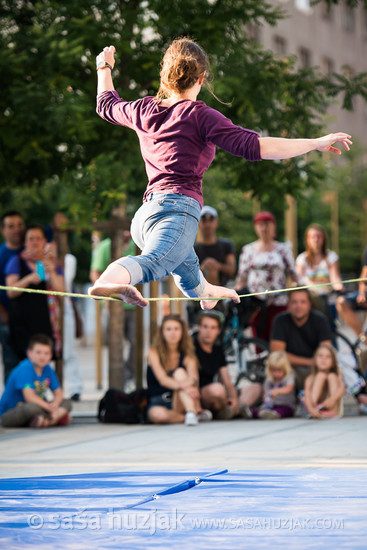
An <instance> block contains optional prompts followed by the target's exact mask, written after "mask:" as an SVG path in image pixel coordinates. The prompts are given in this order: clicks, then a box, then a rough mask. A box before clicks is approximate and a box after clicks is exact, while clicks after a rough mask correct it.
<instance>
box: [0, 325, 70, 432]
mask: <svg viewBox="0 0 367 550" xmlns="http://www.w3.org/2000/svg"><path fill="white" fill-rule="evenodd" d="M51 358H52V340H51V338H49V337H48V336H46V335H45V334H35V335H34V336H32V338H31V339H30V341H29V343H28V350H27V359H24V361H22V362H21V363H19V365H18V366H17V367H16V368H15V369H13V370H12V372H11V373H10V376H9V378H8V381H7V383H6V386H5V390H4V393H3V395H2V397H1V400H0V416H1V423H2V425H3V426H4V427H6V428H20V427H22V426H30V427H32V428H46V427H48V426H56V425H59V426H66V425H67V424H69V423H70V421H71V416H70V414H69V411H70V410H71V404H70V401H67V400H64V396H63V392H62V389H61V387H60V383H59V381H58V378H57V376H56V373H55V371H54V370H53V368H52V367H51V365H50V364H49V362H50V361H51ZM49 392H52V393H53V396H52V399H50V396H49V395H48V393H49Z"/></svg>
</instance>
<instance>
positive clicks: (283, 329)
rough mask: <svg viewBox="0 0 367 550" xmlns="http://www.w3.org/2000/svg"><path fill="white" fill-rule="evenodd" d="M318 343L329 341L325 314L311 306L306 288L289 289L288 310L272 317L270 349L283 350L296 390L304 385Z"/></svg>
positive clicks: (328, 329)
mask: <svg viewBox="0 0 367 550" xmlns="http://www.w3.org/2000/svg"><path fill="white" fill-rule="evenodd" d="M320 344H329V345H331V330H330V326H329V322H328V319H327V317H326V316H325V315H324V314H323V313H321V312H319V311H314V310H313V309H311V297H310V294H309V292H308V291H307V290H297V289H294V290H291V291H290V292H289V302H288V311H286V312H284V313H280V314H279V315H277V317H276V318H275V319H274V324H273V331H272V334H271V340H270V351H272V352H273V351H286V352H287V356H288V359H289V361H290V363H291V366H292V367H293V370H294V371H295V375H296V390H297V392H299V391H300V390H303V389H304V383H305V379H306V377H307V376H308V375H309V374H310V373H311V367H312V364H313V356H314V353H315V351H316V349H317V348H318V347H319V345H320Z"/></svg>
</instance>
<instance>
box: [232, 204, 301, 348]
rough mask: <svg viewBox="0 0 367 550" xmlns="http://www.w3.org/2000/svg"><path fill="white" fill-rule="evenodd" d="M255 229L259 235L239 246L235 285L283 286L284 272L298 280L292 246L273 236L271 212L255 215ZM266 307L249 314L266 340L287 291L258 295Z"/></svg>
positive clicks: (284, 306) (250, 287)
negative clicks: (252, 240) (239, 253)
mask: <svg viewBox="0 0 367 550" xmlns="http://www.w3.org/2000/svg"><path fill="white" fill-rule="evenodd" d="M254 229H255V233H256V235H257V237H258V239H257V240H256V241H254V242H252V243H250V244H247V245H246V246H244V247H243V248H242V251H241V255H240V260H239V267H238V275H237V278H236V289H237V290H240V289H241V288H243V287H244V286H247V288H248V290H249V292H263V291H265V290H280V289H283V288H285V287H286V280H287V279H286V278H287V275H289V276H290V277H291V279H292V280H293V281H295V282H297V283H298V282H299V277H298V275H297V272H296V269H295V265H294V258H293V254H292V249H291V247H290V245H289V244H288V243H281V242H278V241H277V240H276V239H275V234H276V224H275V218H274V216H273V214H271V213H270V212H266V211H263V212H259V213H258V214H257V215H256V216H255V218H254ZM258 298H261V299H263V300H264V302H265V304H266V308H261V309H260V310H259V311H258V312H257V313H256V314H255V315H254V317H253V318H252V320H251V326H252V327H253V328H254V331H255V335H256V336H258V337H260V338H263V339H264V340H266V341H267V342H268V341H269V339H270V334H271V328H272V324H273V320H274V317H275V316H276V315H278V313H281V312H282V311H285V310H286V309H287V302H288V297H287V293H285V292H281V293H279V294H270V295H269V296H268V297H266V298H265V297H263V296H258Z"/></svg>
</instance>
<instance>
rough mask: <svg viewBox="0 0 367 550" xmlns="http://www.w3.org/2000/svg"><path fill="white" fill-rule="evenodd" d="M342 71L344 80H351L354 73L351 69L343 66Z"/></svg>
mask: <svg viewBox="0 0 367 550" xmlns="http://www.w3.org/2000/svg"><path fill="white" fill-rule="evenodd" d="M342 70H343V75H344V76H345V77H346V78H353V76H354V74H355V73H354V70H353V69H352V67H350V66H349V65H343V67H342Z"/></svg>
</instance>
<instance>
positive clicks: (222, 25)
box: [0, 0, 365, 223]
mask: <svg viewBox="0 0 367 550" xmlns="http://www.w3.org/2000/svg"><path fill="white" fill-rule="evenodd" d="M283 16H284V14H283V13H282V12H281V10H280V9H279V8H275V7H274V6H272V5H271V4H270V3H267V2H264V1H259V0H185V2H182V1H181V0H171V2H170V3H169V5H168V4H167V2H166V1H163V0H112V1H108V2H107V1H106V0H93V1H92V2H91V1H89V0H88V1H86V0H64V1H63V2H62V3H61V2H57V1H56V0H17V2H11V3H9V2H7V1H6V0H0V47H1V51H2V56H1V57H0V76H1V81H2V83H3V86H2V94H1V96H0V142H1V151H0V177H1V182H2V185H1V189H0V199H1V200H2V202H3V204H4V203H9V201H11V202H13V200H14V190H15V189H17V188H19V187H22V186H31V188H32V189H34V192H35V193H37V189H39V187H40V186H45V185H46V184H47V185H46V188H47V189H48V190H49V197H50V200H52V201H54V198H52V199H51V197H55V196H56V197H57V198H56V201H55V202H53V205H54V206H55V208H56V207H57V208H60V207H61V208H62V207H63V206H64V207H65V208H67V210H68V212H69V214H71V215H72V216H73V217H74V218H75V219H78V221H79V222H80V223H81V222H82V221H83V220H84V221H86V220H90V219H91V218H98V217H99V218H100V217H105V216H106V215H107V213H108V212H109V210H110V208H111V205H113V204H116V202H121V201H125V202H127V204H128V213H129V209H130V211H131V212H132V211H133V209H134V208H135V206H136V202H137V201H138V200H139V199H140V197H141V195H142V193H143V190H144V187H145V185H146V175H145V172H144V166H143V162H142V160H141V157H140V153H139V147H138V140H137V138H136V136H135V135H134V134H133V133H132V132H131V131H130V130H126V129H123V128H120V127H114V126H112V125H109V124H107V123H106V122H104V121H102V120H100V119H99V118H98V117H97V115H96V114H95V87H96V75H95V56H96V55H97V54H98V53H99V51H101V50H102V48H103V47H104V46H105V45H106V44H107V45H109V44H111V43H113V44H114V45H115V46H116V49H117V64H116V69H115V71H114V83H115V87H116V89H117V90H118V91H119V92H120V94H121V95H122V96H123V97H124V98H126V99H128V100H131V99H135V98H137V97H141V96H143V95H146V94H155V93H156V91H157V89H158V83H159V61H160V58H161V55H162V51H163V50H164V48H165V47H166V46H167V45H168V44H169V42H170V41H171V40H172V38H174V37H176V36H180V35H189V36H191V37H193V38H195V39H197V40H198V41H199V43H201V44H202V46H203V47H204V48H205V49H206V50H207V51H208V52H209V54H210V57H211V60H212V65H213V74H214V77H215V78H214V89H215V92H216V94H217V95H218V96H219V97H220V98H221V99H222V100H223V101H224V102H228V101H230V102H231V104H230V105H224V104H219V103H218V102H217V101H216V100H215V99H213V98H212V97H211V96H210V95H209V94H208V93H204V94H203V99H204V100H205V101H207V102H208V103H209V104H211V105H212V106H214V107H216V108H219V110H221V111H222V112H223V113H224V114H225V115H227V116H229V117H230V118H231V119H232V120H233V121H234V122H236V123H237V124H240V125H243V126H245V127H248V128H253V129H256V130H258V131H260V132H263V133H264V134H265V135H267V134H268V135H278V136H279V135H283V136H289V137H298V136H306V137H312V136H314V135H315V134H318V133H319V132H320V131H321V122H320V120H321V119H320V115H321V114H322V113H323V112H324V111H325V108H326V105H327V99H326V97H327V94H326V92H328V94H329V95H331V94H333V93H335V94H336V93H339V91H340V90H341V89H344V90H346V91H347V94H349V95H348V96H346V97H348V99H347V101H346V106H348V102H349V103H350V98H351V97H353V95H354V94H355V93H357V92H359V93H360V92H361V91H364V85H365V82H364V80H363V79H362V80H360V81H359V83H356V84H355V86H354V87H353V86H352V85H351V83H350V81H343V80H338V81H335V82H334V83H331V82H328V81H325V79H324V78H322V77H321V76H320V75H318V74H317V73H316V72H315V71H314V70H312V69H302V70H296V69H295V66H294V62H295V60H294V59H291V58H287V59H278V58H277V57H275V56H274V55H273V54H272V53H271V52H269V51H263V50H262V49H261V48H259V47H257V46H255V44H254V43H253V42H252V41H251V39H250V38H249V36H248V33H247V31H246V29H247V28H248V25H253V24H261V23H262V22H264V21H266V22H268V23H270V24H275V23H276V21H277V20H278V19H279V18H280V17H283ZM214 167H216V169H218V168H220V170H222V171H223V173H225V174H226V178H227V186H228V188H231V187H236V186H237V187H239V188H240V189H241V190H252V191H253V193H254V194H255V195H258V196H261V197H262V198H264V199H265V200H266V199H271V198H273V199H274V200H275V199H276V200H278V201H281V197H282V196H283V195H284V193H292V194H297V193H299V192H300V191H302V190H303V189H305V188H306V187H308V186H310V185H311V186H312V185H314V184H315V183H316V182H317V179H318V177H319V172H318V170H316V165H315V162H314V159H311V158H308V159H307V161H306V162H305V161H304V160H302V161H300V160H298V159H295V160H291V161H287V162H279V163H273V162H264V163H254V164H251V163H248V162H246V161H244V160H243V159H235V158H233V157H231V156H230V155H228V154H227V153H224V152H222V151H220V152H218V155H217V159H216V161H215V165H214ZM210 173H211V172H210V171H209V172H208V176H207V182H208V184H210V179H211V176H210Z"/></svg>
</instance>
